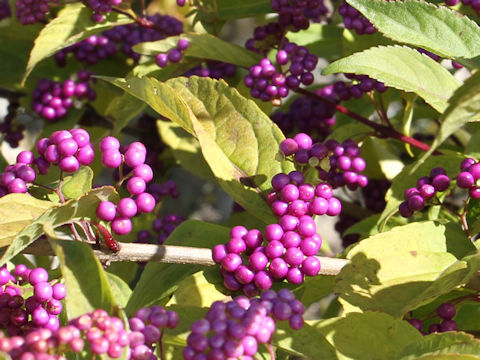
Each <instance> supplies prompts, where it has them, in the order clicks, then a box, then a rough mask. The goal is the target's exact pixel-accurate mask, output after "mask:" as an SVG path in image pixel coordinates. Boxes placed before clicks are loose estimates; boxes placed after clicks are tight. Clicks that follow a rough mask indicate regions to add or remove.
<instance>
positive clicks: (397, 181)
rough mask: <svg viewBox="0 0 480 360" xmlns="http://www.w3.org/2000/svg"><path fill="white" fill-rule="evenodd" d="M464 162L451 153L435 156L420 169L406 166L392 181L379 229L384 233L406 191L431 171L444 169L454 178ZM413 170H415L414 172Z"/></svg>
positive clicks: (411, 165)
mask: <svg viewBox="0 0 480 360" xmlns="http://www.w3.org/2000/svg"><path fill="white" fill-rule="evenodd" d="M462 160H463V156H461V155H459V154H454V153H449V154H448V155H438V156H433V157H431V158H429V159H427V161H425V162H424V163H423V164H421V165H420V166H418V167H416V166H415V164H410V165H408V166H405V167H404V169H403V170H402V171H401V172H400V174H398V175H397V176H396V177H395V178H394V179H393V180H392V186H391V187H390V189H388V191H387V194H386V195H385V199H386V201H387V206H386V207H385V209H384V210H383V213H382V215H381V216H380V219H379V220H378V226H379V229H380V230H381V231H382V229H383V228H384V227H385V224H386V222H387V221H388V219H389V218H390V217H391V216H392V215H393V214H395V213H396V212H398V206H399V205H400V204H401V203H402V201H403V200H404V198H403V194H404V192H405V190H407V189H408V188H410V187H415V186H416V183H417V180H418V179H419V178H420V177H422V176H427V175H429V174H430V171H431V170H432V169H433V168H435V167H442V168H444V169H445V171H446V172H447V175H449V176H453V174H456V173H458V168H459V166H460V163H461V161H462ZM412 169H413V170H414V171H413V172H412Z"/></svg>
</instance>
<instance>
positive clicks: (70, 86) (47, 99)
mask: <svg viewBox="0 0 480 360" xmlns="http://www.w3.org/2000/svg"><path fill="white" fill-rule="evenodd" d="M90 75H91V74H90V73H89V72H87V71H85V70H80V71H79V72H78V73H77V78H78V82H75V81H73V80H65V81H64V82H63V83H58V82H56V81H52V80H49V79H42V80H40V81H39V82H38V86H37V88H36V89H35V90H34V92H33V100H32V109H33V110H34V111H35V112H36V113H37V114H39V115H40V116H42V117H43V118H44V119H46V120H48V121H51V122H54V121H57V120H58V119H61V118H64V117H65V116H66V115H67V113H68V109H69V108H71V107H72V106H73V105H74V101H75V100H77V99H78V100H81V99H88V100H89V101H93V100H95V98H96V96H97V95H96V93H95V90H93V89H92V88H91V87H90V84H89V81H90Z"/></svg>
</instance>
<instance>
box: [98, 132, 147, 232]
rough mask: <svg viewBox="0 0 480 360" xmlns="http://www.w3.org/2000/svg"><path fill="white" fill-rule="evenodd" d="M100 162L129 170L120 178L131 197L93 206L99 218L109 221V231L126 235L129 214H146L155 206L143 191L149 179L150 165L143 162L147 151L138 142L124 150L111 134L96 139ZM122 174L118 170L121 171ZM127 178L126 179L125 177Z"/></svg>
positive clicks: (130, 223)
mask: <svg viewBox="0 0 480 360" xmlns="http://www.w3.org/2000/svg"><path fill="white" fill-rule="evenodd" d="M100 151H101V153H102V164H103V165H104V166H105V167H107V168H119V167H121V166H122V170H123V165H126V166H128V167H129V168H131V169H132V170H131V171H129V172H128V173H126V174H125V175H122V176H121V177H120V182H122V183H123V182H124V181H125V180H126V188H127V191H128V192H129V193H130V194H131V195H132V196H133V197H134V198H133V197H126V198H123V199H121V200H120V201H119V202H118V204H117V205H115V204H114V203H112V202H110V201H102V202H100V203H99V205H98V207H97V211H96V213H97V217H98V218H99V219H100V220H103V221H108V222H110V221H111V222H112V223H111V226H112V231H113V232H114V233H115V234H117V235H125V234H128V233H129V232H130V231H131V230H132V221H131V220H130V219H131V218H132V217H134V216H135V215H137V213H149V212H152V211H153V209H154V208H155V205H156V202H155V199H154V197H153V196H152V195H151V194H149V193H148V192H145V190H146V187H147V183H148V182H150V181H151V180H152V179H153V170H152V168H151V167H150V166H149V165H147V164H145V158H146V155H147V150H146V148H145V145H143V144H142V143H140V142H133V143H131V144H130V145H129V146H128V147H127V148H126V149H125V151H124V152H123V153H122V152H121V151H120V142H119V141H118V139H117V138H115V137H113V136H107V137H106V138H104V139H102V141H101V142H100ZM121 173H122V171H121ZM127 179H128V180H127Z"/></svg>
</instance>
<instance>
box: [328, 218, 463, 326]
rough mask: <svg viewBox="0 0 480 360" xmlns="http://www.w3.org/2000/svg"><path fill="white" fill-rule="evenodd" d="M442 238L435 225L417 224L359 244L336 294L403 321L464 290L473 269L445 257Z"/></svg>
mask: <svg viewBox="0 0 480 360" xmlns="http://www.w3.org/2000/svg"><path fill="white" fill-rule="evenodd" d="M444 232H445V228H444V227H443V226H442V225H437V224H435V223H434V222H416V223H412V224H408V225H405V226H397V227H395V228H393V229H392V230H390V231H387V232H384V233H380V234H377V235H374V236H371V237H369V238H367V239H364V240H362V241H361V242H360V243H359V244H358V245H357V246H355V247H353V248H352V249H351V250H350V252H349V253H348V255H347V258H348V259H350V263H348V264H347V265H346V266H345V267H344V268H343V269H342V270H341V272H340V274H339V275H338V276H337V279H336V280H337V282H336V286H335V292H337V293H340V299H341V301H342V302H346V303H349V304H351V305H353V306H357V307H359V308H361V309H362V310H364V311H365V310H377V311H383V312H386V313H388V314H391V315H393V316H397V317H401V316H403V315H404V314H405V313H406V312H408V311H410V310H413V309H415V308H416V307H418V306H419V305H422V304H424V303H426V302H429V301H431V300H433V299H435V298H436V297H438V296H439V295H441V294H444V293H447V292H449V291H450V290H453V289H454V288H456V287H457V286H459V285H462V284H464V283H465V282H466V280H467V279H468V278H469V276H471V275H470V274H471V269H469V266H468V264H467V262H466V261H457V259H456V258H455V257H454V256H453V255H452V254H449V253H447V252H446V240H445V235H444Z"/></svg>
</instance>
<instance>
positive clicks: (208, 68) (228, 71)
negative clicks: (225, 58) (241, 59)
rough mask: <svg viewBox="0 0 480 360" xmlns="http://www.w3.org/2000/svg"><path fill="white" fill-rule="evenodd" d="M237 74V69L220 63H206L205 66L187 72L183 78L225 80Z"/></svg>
mask: <svg viewBox="0 0 480 360" xmlns="http://www.w3.org/2000/svg"><path fill="white" fill-rule="evenodd" d="M236 73H237V67H236V66H235V65H233V64H228V63H224V62H220V61H207V62H206V63H205V65H203V66H202V65H199V66H196V67H194V68H193V69H190V70H188V71H187V72H186V73H185V74H184V76H187V77H189V76H199V77H210V78H212V79H225V78H228V77H233V76H235V74H236Z"/></svg>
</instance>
